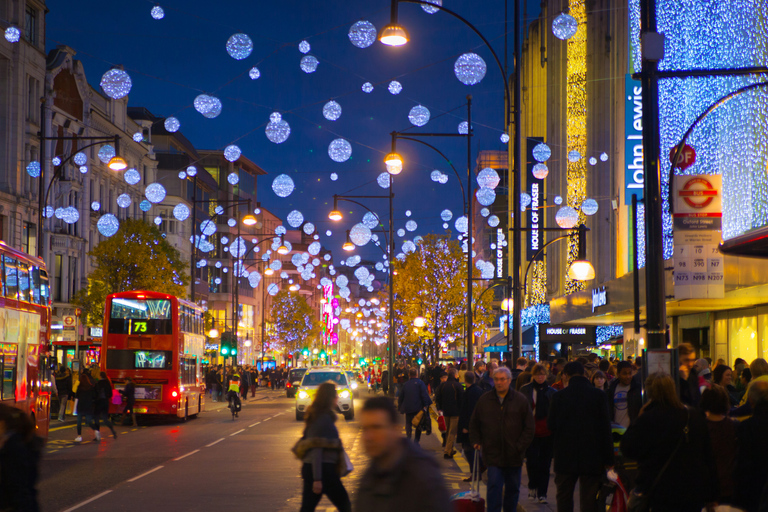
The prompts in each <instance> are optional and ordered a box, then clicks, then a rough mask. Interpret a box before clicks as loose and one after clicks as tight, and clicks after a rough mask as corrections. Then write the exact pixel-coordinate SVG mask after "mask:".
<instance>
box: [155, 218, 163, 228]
mask: <svg viewBox="0 0 768 512" xmlns="http://www.w3.org/2000/svg"><path fill="white" fill-rule="evenodd" d="M162 223H163V218H162V217H161V216H159V215H158V216H157V217H155V225H156V226H159V225H160V224H162Z"/></svg>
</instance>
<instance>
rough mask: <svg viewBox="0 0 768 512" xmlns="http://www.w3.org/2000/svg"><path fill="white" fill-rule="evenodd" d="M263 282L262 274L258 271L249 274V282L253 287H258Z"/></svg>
mask: <svg viewBox="0 0 768 512" xmlns="http://www.w3.org/2000/svg"><path fill="white" fill-rule="evenodd" d="M260 282H261V274H259V273H258V272H251V274H250V275H249V276H248V284H250V285H251V288H256V287H257V286H259V283H260Z"/></svg>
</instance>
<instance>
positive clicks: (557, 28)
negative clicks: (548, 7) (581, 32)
mask: <svg viewBox="0 0 768 512" xmlns="http://www.w3.org/2000/svg"><path fill="white" fill-rule="evenodd" d="M578 29H579V22H578V21H576V18H574V17H573V16H571V15H570V14H565V13H564V12H563V13H560V14H559V15H558V16H557V17H556V18H555V19H554V20H553V21H552V33H553V34H555V37H556V38H558V39H560V40H563V41H566V40H568V39H570V38H572V37H573V36H575V35H576V31H577V30H578Z"/></svg>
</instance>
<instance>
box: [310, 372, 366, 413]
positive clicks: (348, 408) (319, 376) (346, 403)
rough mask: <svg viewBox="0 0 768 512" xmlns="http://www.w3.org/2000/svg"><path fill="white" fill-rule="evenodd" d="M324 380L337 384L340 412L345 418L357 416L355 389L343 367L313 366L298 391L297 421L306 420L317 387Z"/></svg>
mask: <svg viewBox="0 0 768 512" xmlns="http://www.w3.org/2000/svg"><path fill="white" fill-rule="evenodd" d="M324 382H333V383H334V384H335V385H336V395H337V396H338V397H339V412H340V413H342V414H343V415H344V419H346V420H352V419H354V418H355V403H354V397H353V389H352V385H351V382H350V380H349V379H348V378H347V375H346V372H345V371H344V370H342V369H341V368H328V367H323V368H311V369H309V370H307V373H305V374H304V378H303V379H301V385H300V387H299V392H298V393H296V421H304V413H305V412H306V410H307V408H308V407H309V406H310V404H312V400H314V398H315V393H317V388H318V387H319V386H320V384H322V383H324Z"/></svg>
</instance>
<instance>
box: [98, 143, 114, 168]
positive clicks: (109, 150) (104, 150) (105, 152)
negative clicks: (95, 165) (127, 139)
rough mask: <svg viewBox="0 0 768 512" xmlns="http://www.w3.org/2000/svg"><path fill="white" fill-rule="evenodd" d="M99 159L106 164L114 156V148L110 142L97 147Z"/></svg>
mask: <svg viewBox="0 0 768 512" xmlns="http://www.w3.org/2000/svg"><path fill="white" fill-rule="evenodd" d="M98 154H99V160H101V163H103V164H108V163H109V161H110V160H112V157H113V156H115V148H114V147H112V145H110V144H104V145H103V146H101V147H100V148H99V153H98Z"/></svg>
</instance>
